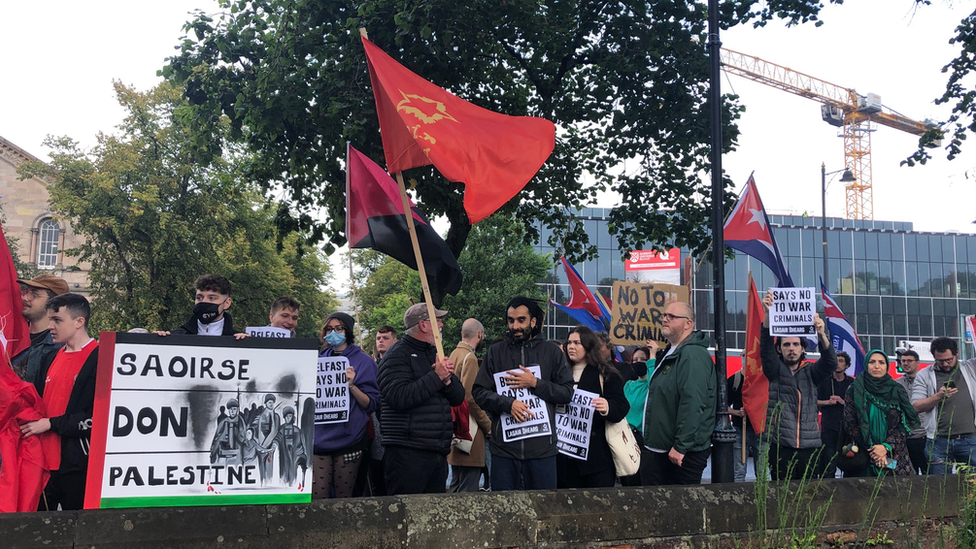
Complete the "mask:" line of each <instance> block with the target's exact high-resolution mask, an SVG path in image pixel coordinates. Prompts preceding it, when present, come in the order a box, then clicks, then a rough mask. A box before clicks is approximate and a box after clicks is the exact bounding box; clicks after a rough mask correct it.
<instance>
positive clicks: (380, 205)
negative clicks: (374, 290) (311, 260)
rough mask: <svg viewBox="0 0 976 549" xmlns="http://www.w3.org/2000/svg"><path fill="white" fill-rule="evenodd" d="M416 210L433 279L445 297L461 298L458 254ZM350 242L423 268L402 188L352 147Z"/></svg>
mask: <svg viewBox="0 0 976 549" xmlns="http://www.w3.org/2000/svg"><path fill="white" fill-rule="evenodd" d="M410 208H411V214H413V219H414V226H415V227H416V229H417V240H418V241H419V244H420V252H421V255H422V256H423V258H424V268H426V270H427V274H428V276H431V277H433V279H434V281H435V283H436V284H437V286H438V287H439V288H441V289H442V290H443V291H444V292H446V293H449V294H451V295H455V294H457V292H458V290H460V289H461V268H460V267H459V266H458V264H457V260H456V259H455V258H454V254H453V253H452V252H451V249H450V248H449V247H448V245H447V243H446V242H444V240H443V239H442V238H441V237H440V236H439V235H438V234H437V232H435V231H434V229H433V228H431V226H430V225H429V224H428V223H427V220H426V219H424V216H423V215H422V214H421V213H420V210H418V209H417V208H416V207H415V206H414V205H413V202H411V203H410ZM346 239H347V240H348V241H349V247H350V248H372V249H374V250H377V251H380V252H383V253H384V254H386V255H388V256H390V257H392V258H393V259H396V260H397V261H399V262H400V263H403V264H404V265H406V266H407V267H410V268H411V269H416V268H417V258H416V257H414V254H413V245H412V244H411V243H410V233H409V229H408V228H407V220H406V217H404V215H403V199H402V198H400V188H399V186H398V185H397V184H396V182H395V181H393V179H392V178H391V177H390V175H389V174H388V173H386V172H385V171H383V168H381V167H379V166H377V165H376V163H375V162H373V161H372V160H370V159H369V158H368V157H367V156H366V155H364V154H363V153H361V152H359V151H357V150H356V149H354V148H353V147H352V146H347V147H346Z"/></svg>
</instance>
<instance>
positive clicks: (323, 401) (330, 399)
mask: <svg viewBox="0 0 976 549" xmlns="http://www.w3.org/2000/svg"><path fill="white" fill-rule="evenodd" d="M348 367H349V359H348V358H346V357H344V356H323V357H320V358H319V361H318V372H317V373H316V376H315V424H316V425H325V424H326V423H345V422H347V421H349V383H348V382H347V380H346V368H348Z"/></svg>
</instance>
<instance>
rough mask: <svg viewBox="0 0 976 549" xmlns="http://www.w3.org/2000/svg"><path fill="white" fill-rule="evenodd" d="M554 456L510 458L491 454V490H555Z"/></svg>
mask: <svg viewBox="0 0 976 549" xmlns="http://www.w3.org/2000/svg"><path fill="white" fill-rule="evenodd" d="M555 489H556V456H552V457H547V458H539V459H512V458H509V457H502V456H495V455H493V456H491V491H492V492H503V491H505V490H555Z"/></svg>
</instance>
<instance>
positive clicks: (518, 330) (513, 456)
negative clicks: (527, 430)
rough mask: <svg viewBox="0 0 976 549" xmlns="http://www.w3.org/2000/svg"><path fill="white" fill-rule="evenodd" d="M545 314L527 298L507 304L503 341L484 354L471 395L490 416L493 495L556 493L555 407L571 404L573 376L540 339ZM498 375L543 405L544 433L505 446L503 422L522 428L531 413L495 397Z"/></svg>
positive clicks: (556, 349) (560, 357)
mask: <svg viewBox="0 0 976 549" xmlns="http://www.w3.org/2000/svg"><path fill="white" fill-rule="evenodd" d="M543 314H544V313H543V312H542V309H541V308H540V307H539V306H538V305H537V304H536V303H535V302H534V301H532V300H531V299H528V298H526V297H516V298H515V299H513V300H511V301H510V302H509V303H508V307H507V308H506V321H507V323H508V333H507V334H506V339H505V341H499V342H498V343H495V344H494V345H492V346H491V347H490V348H489V349H488V354H487V355H485V360H484V361H483V362H482V365H481V370H480V371H479V372H478V377H477V378H476V379H475V381H474V388H473V389H472V390H471V394H472V396H474V400H475V402H477V403H478V406H481V409H482V410H484V411H486V412H488V413H489V414H491V416H492V421H491V489H492V491H495V492H499V491H503V490H522V489H524V490H555V489H556V454H557V453H558V449H557V448H556V424H555V421H556V419H555V417H556V416H555V410H554V406H555V405H557V404H567V403H568V402H569V401H570V400H571V399H572V398H573V371H572V369H570V367H569V363H568V362H567V361H566V355H565V354H563V352H562V350H561V349H560V348H559V347H557V346H556V345H553V344H552V343H549V342H548V341H546V340H545V339H543V338H542V337H541V335H540V334H541V332H542V320H543ZM531 367H538V368H539V377H536V376H535V375H533V373H532V372H531V371H530V370H529V368H531ZM502 372H507V374H506V375H504V376H503V379H504V381H505V385H506V387H511V388H513V389H516V390H528V392H529V393H530V395H532V396H536V397H539V399H541V401H542V402H541V405H542V406H544V407H545V409H546V412H547V413H548V416H549V425H548V427H549V429H548V431H544V430H542V431H540V432H539V433H536V434H533V435H529V436H528V437H518V438H515V439H513V440H510V441H505V440H504V438H505V437H504V433H503V429H502V427H503V425H502V423H503V422H505V423H508V424H510V425H511V424H513V423H523V422H525V421H527V420H529V419H532V418H533V417H535V413H534V412H533V411H532V410H531V409H530V408H529V405H528V404H527V403H526V402H523V401H522V400H518V399H515V398H513V397H511V396H507V395H500V394H498V391H497V390H496V387H495V374H499V373H502ZM531 400H532V401H534V399H531ZM543 425H544V424H543ZM543 431H544V432H543Z"/></svg>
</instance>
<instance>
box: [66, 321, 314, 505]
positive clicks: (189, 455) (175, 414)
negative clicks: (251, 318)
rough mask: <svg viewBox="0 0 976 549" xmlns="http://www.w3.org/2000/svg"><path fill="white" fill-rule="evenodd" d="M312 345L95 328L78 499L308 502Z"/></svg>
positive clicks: (121, 502) (148, 502)
mask: <svg viewBox="0 0 976 549" xmlns="http://www.w3.org/2000/svg"><path fill="white" fill-rule="evenodd" d="M317 351H318V342H317V341H316V340H314V339H264V338H248V339H244V340H240V341H238V340H235V339H232V338H220V337H193V336H178V335H173V336H169V337H165V338H161V337H158V336H155V335H143V334H124V333H118V334H117V333H114V332H102V334H101V340H100V354H99V362H98V374H97V375H98V379H97V384H96V393H95V409H94V414H93V418H92V421H93V426H92V443H91V454H90V458H89V460H90V461H89V467H88V485H87V490H86V494H85V508H86V509H97V508H118V507H160V506H175V505H234V504H264V503H308V502H309V501H311V482H312V474H311V471H309V468H310V466H311V456H312V434H313V425H314V416H315V361H316V357H317V355H318V352H317Z"/></svg>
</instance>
